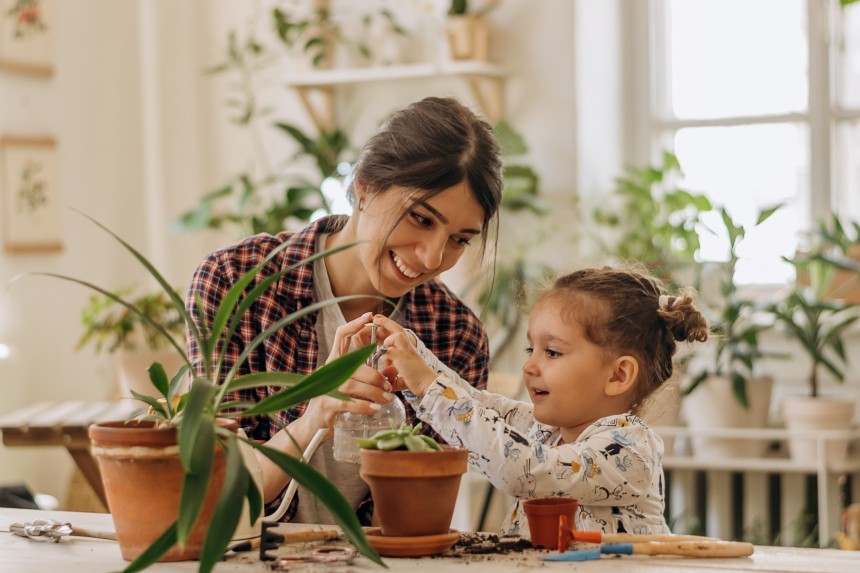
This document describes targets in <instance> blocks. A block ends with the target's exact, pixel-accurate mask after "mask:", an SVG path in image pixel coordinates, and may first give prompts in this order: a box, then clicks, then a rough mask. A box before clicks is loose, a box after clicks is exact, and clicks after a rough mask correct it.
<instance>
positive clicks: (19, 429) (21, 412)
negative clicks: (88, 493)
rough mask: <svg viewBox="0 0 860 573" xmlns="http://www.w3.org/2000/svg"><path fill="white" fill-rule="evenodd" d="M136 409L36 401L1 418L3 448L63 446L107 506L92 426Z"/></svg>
mask: <svg viewBox="0 0 860 573" xmlns="http://www.w3.org/2000/svg"><path fill="white" fill-rule="evenodd" d="M136 407H137V405H136V403H135V402H134V401H132V400H119V401H104V402H86V401H83V400H72V401H66V402H38V403H35V404H31V405H29V406H25V407H23V408H19V409H18V410H14V411H12V412H9V413H8V414H5V415H3V416H0V431H2V432H3V444H5V445H6V446H12V447H14V446H63V447H64V448H66V450H68V452H69V454H71V456H72V459H73V460H74V461H75V464H77V466H78V468H79V469H80V470H81V473H82V474H83V475H84V477H85V478H86V480H87V482H88V483H89V484H90V486H91V487H92V488H93V491H94V492H95V493H96V495H98V497H99V499H100V500H101V501H102V503H104V504H105V507H107V500H106V499H105V492H104V486H103V485H102V476H101V472H100V471H99V467H98V464H97V463H96V460H95V459H94V458H93V457H92V455H91V454H90V439H89V437H88V436H87V430H88V428H89V427H90V425H91V424H94V423H97V422H108V421H113V420H124V419H126V417H128V414H129V413H130V412H131V411H132V410H134V409H135V408H136Z"/></svg>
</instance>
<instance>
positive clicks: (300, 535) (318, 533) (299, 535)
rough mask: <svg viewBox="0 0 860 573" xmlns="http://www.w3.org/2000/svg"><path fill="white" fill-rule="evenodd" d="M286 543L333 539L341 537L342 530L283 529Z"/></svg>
mask: <svg viewBox="0 0 860 573" xmlns="http://www.w3.org/2000/svg"><path fill="white" fill-rule="evenodd" d="M280 533H281V535H283V536H284V543H285V544H286V543H305V542H308V541H332V540H335V539H337V538H338V537H340V531H338V530H336V529H297V530H295V531H281V532H280Z"/></svg>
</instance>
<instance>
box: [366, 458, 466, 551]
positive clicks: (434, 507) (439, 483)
mask: <svg viewBox="0 0 860 573" xmlns="http://www.w3.org/2000/svg"><path fill="white" fill-rule="evenodd" d="M468 455H469V451H468V450H466V449H464V448H443V450H442V451H439V452H408V451H380V450H364V449H363V450H361V468H360V470H359V474H360V475H361V479H363V480H364V481H365V482H367V484H368V485H369V486H370V492H371V494H372V496H373V507H374V514H375V515H374V516H375V518H377V519H378V521H379V524H380V526H381V529H382V534H383V535H389V536H397V537H406V536H418V535H437V534H441V533H448V531H449V529H450V527H451V518H452V517H453V516H454V504H455V503H456V502H457V492H458V491H459V489H460V478H461V477H462V475H463V474H464V473H465V472H466V465H467V461H468Z"/></svg>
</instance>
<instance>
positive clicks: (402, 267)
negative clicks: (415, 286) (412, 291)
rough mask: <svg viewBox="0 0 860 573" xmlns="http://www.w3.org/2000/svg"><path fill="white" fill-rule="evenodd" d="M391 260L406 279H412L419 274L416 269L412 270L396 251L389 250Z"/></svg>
mask: <svg viewBox="0 0 860 573" xmlns="http://www.w3.org/2000/svg"><path fill="white" fill-rule="evenodd" d="M391 260H392V261H393V262H394V266H395V267H396V268H397V270H398V271H400V274H402V275H403V276H404V277H405V278H406V279H407V281H413V280H415V279H417V278H418V277H420V276H421V272H420V271H417V270H413V269H412V267H410V266H409V265H407V264H406V263H405V262H403V259H401V258H400V257H398V256H397V253H395V252H394V251H391Z"/></svg>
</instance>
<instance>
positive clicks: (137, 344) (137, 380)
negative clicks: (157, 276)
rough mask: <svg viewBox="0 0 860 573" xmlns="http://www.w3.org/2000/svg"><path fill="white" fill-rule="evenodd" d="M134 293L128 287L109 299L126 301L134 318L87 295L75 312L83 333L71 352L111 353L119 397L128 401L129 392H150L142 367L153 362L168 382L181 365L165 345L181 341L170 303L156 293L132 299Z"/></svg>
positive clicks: (179, 317) (118, 306) (178, 321)
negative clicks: (163, 370) (147, 318)
mask: <svg viewBox="0 0 860 573" xmlns="http://www.w3.org/2000/svg"><path fill="white" fill-rule="evenodd" d="M134 292H135V289H134V288H133V287H129V288H125V289H120V290H118V291H115V292H113V293H112V294H114V295H115V296H116V297H119V298H122V299H124V300H127V301H128V302H129V303H130V304H131V305H132V306H133V307H135V308H136V309H137V310H138V311H140V314H137V313H135V312H132V311H131V310H129V309H128V308H126V307H125V306H123V305H121V304H118V303H116V302H115V300H114V299H113V298H112V297H110V296H107V295H102V294H94V295H92V296H90V298H89V300H88V301H87V305H86V306H85V307H84V308H83V309H82V310H81V322H82V323H83V325H84V332H83V334H82V335H81V337H80V338H79V339H78V343H77V345H76V346H75V349H76V350H82V349H84V348H85V347H92V348H93V349H94V350H95V351H96V352H97V353H101V352H107V353H110V354H113V355H114V356H115V358H116V367H117V380H118V382H119V394H120V396H122V397H127V398H130V397H131V396H132V394H131V390H135V391H136V392H143V393H145V392H147V391H149V390H150V388H151V383H150V381H149V377H148V376H147V374H146V368H147V367H148V366H149V365H150V364H152V363H153V362H158V363H159V364H161V365H162V366H163V367H164V369H165V371H166V373H167V375H168V377H172V376H173V375H174V374H176V373H177V372H178V371H179V368H180V367H181V366H182V364H184V362H185V361H184V360H183V358H182V357H181V356H180V355H179V354H177V353H176V352H174V351H173V349H172V346H171V345H172V344H173V343H175V342H177V341H181V340H183V339H184V336H185V322H184V321H183V320H182V315H180V314H179V312H178V311H177V310H176V307H175V306H174V304H173V301H171V300H170V298H169V297H168V296H167V295H166V294H165V293H164V292H162V291H160V290H156V291H152V292H144V293H142V294H136V295H135V294H134ZM141 315H144V316H147V317H149V318H150V319H151V320H152V322H154V323H156V324H160V325H162V326H163V327H164V329H165V330H166V331H167V333H168V335H169V336H170V338H165V337H164V336H163V335H162V333H161V332H159V331H158V330H156V329H155V328H154V327H153V326H152V325H151V323H150V322H147V321H146V320H144V319H143V318H142V317H141Z"/></svg>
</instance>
